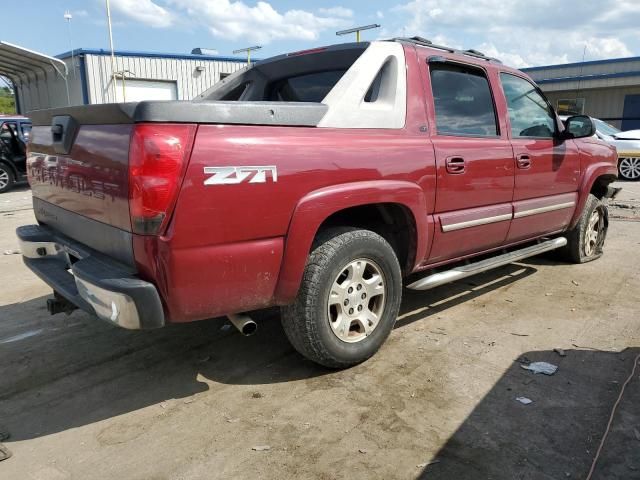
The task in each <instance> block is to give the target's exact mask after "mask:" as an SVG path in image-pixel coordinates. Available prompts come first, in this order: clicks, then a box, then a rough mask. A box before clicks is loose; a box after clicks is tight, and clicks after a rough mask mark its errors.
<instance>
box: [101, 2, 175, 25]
mask: <svg viewBox="0 0 640 480" xmlns="http://www.w3.org/2000/svg"><path fill="white" fill-rule="evenodd" d="M111 9H112V10H113V12H114V13H117V14H120V15H123V16H125V17H128V18H130V19H132V20H135V21H138V22H140V23H143V24H145V25H148V26H150V27H154V28H164V27H170V26H171V25H173V23H174V20H175V19H174V16H173V14H172V13H171V12H169V10H167V9H166V8H164V7H161V6H160V5H158V4H156V3H154V2H153V1H152V0H111Z"/></svg>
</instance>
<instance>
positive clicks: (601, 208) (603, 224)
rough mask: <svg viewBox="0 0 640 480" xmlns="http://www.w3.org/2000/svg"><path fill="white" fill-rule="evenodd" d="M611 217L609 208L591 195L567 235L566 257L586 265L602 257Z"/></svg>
mask: <svg viewBox="0 0 640 480" xmlns="http://www.w3.org/2000/svg"><path fill="white" fill-rule="evenodd" d="M608 226H609V216H608V212H607V206H606V204H604V203H603V202H602V201H601V200H599V199H598V198H597V197H596V196H594V195H592V194H589V198H587V202H586V204H585V206H584V209H583V210H582V215H581V216H580V220H578V223H577V224H576V226H575V227H574V228H573V229H572V230H571V231H569V232H568V234H567V245H566V246H565V247H564V248H563V253H564V256H565V258H566V259H567V260H569V261H571V262H574V263H586V262H590V261H592V260H595V259H597V258H600V257H601V256H602V250H603V247H604V240H605V238H606V236H607V229H608Z"/></svg>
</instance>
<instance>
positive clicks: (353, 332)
mask: <svg viewBox="0 0 640 480" xmlns="http://www.w3.org/2000/svg"><path fill="white" fill-rule="evenodd" d="M385 301H386V282H385V278H384V274H383V273H382V269H381V268H380V267H379V266H378V265H377V264H376V263H375V262H374V261H373V260H369V259H364V258H359V259H356V260H353V261H351V262H349V263H348V264H347V265H345V266H344V267H343V268H342V269H340V273H338V275H337V276H336V278H335V280H334V281H333V283H332V284H331V289H330V291H329V299H328V300H327V318H328V321H329V325H330V326H331V330H332V331H333V333H334V334H335V336H336V337H338V338H339V339H340V340H342V341H343V342H347V343H356V342H360V341H362V340H364V339H365V338H367V337H368V336H369V335H371V334H372V333H373V331H374V330H375V329H376V327H377V326H378V325H379V323H380V319H381V318H382V313H383V311H384V306H385Z"/></svg>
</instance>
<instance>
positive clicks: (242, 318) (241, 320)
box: [227, 314, 258, 337]
mask: <svg viewBox="0 0 640 480" xmlns="http://www.w3.org/2000/svg"><path fill="white" fill-rule="evenodd" d="M227 318H228V319H229V321H230V322H231V323H232V324H233V326H234V327H236V328H237V329H238V331H239V332H240V333H241V334H242V335H244V336H245V337H249V336H251V335H253V334H254V333H256V330H258V324H257V323H256V322H254V321H253V320H251V317H249V316H247V315H243V314H233V315H228V316H227Z"/></svg>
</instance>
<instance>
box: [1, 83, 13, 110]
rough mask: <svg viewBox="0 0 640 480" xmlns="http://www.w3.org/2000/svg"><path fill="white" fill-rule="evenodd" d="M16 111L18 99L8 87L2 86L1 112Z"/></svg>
mask: <svg viewBox="0 0 640 480" xmlns="http://www.w3.org/2000/svg"><path fill="white" fill-rule="evenodd" d="M13 113H16V100H15V98H14V96H13V93H12V92H11V90H9V88H8V87H2V88H0V114H13Z"/></svg>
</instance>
